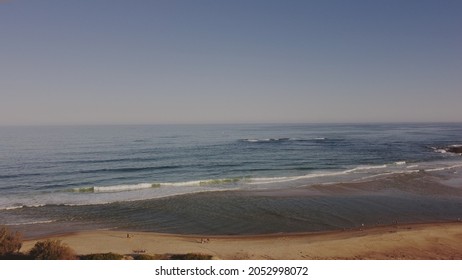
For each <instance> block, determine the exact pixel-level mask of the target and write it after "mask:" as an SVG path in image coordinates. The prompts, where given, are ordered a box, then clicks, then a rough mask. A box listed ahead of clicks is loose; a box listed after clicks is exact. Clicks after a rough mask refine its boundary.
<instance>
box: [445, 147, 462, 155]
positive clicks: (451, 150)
mask: <svg viewBox="0 0 462 280" xmlns="http://www.w3.org/2000/svg"><path fill="white" fill-rule="evenodd" d="M446 151H447V152H448V153H455V154H462V146H450V147H447V148H446Z"/></svg>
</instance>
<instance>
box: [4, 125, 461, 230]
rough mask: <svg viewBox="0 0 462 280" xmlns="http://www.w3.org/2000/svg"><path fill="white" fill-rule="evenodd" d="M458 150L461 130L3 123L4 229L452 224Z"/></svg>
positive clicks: (457, 204) (457, 201) (456, 213)
mask: <svg viewBox="0 0 462 280" xmlns="http://www.w3.org/2000/svg"><path fill="white" fill-rule="evenodd" d="M459 145H462V124H459V123H454V124H447V123H446V124H436V123H432V124H264V125H263V124H246V125H126V126H116V125H114V126H35V127H19V126H18V127H13V126H11V127H0V224H3V225H8V226H9V227H11V228H13V229H17V230H20V231H22V232H23V233H24V235H25V236H26V237H38V236H44V235H49V234H57V233H65V232H72V231H78V230H94V229H113V230H123V231H154V232H165V233H175V234H202V235H203V234H207V235H247V234H269V233H288V232H294V233H295V232H314V231H330V230H340V229H351V228H357V227H361V226H375V225H390V224H395V223H419V222H438V221H454V220H457V219H460V218H462V156H461V155H460V154H459V153H458V152H454V148H455V147H458V146H459ZM456 150H457V149H456Z"/></svg>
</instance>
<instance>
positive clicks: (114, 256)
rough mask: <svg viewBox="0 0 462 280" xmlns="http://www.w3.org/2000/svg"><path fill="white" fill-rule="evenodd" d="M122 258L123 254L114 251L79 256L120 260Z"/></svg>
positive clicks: (89, 258) (91, 258)
mask: <svg viewBox="0 0 462 280" xmlns="http://www.w3.org/2000/svg"><path fill="white" fill-rule="evenodd" d="M123 258H124V256H123V255H120V254H116V253H101V254H89V255H82V256H80V259H81V260H121V259H123Z"/></svg>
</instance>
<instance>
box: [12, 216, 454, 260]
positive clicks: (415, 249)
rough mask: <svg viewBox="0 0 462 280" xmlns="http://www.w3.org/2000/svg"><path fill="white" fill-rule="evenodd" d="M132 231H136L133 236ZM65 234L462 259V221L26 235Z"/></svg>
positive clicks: (142, 248)
mask: <svg viewBox="0 0 462 280" xmlns="http://www.w3.org/2000/svg"><path fill="white" fill-rule="evenodd" d="M127 234H130V237H129V238H128V237H127ZM46 239H59V240H61V241H62V242H64V243H66V244H68V245H69V246H70V247H71V248H73V249H74V250H75V251H76V253H77V254H92V253H107V252H113V253H118V254H124V255H131V254H134V253H137V252H143V253H146V254H186V253H201V254H208V255H212V256H213V257H214V258H215V259H229V260H232V259H256V260H259V259H279V260H290V259H294V260H304V259H306V260H309V259H462V223H461V222H460V221H455V222H443V223H423V224H398V225H391V226H374V227H361V228H356V229H348V230H345V231H342V230H340V231H328V232H305V233H276V234H264V235H218V236H217V235H179V234H166V233H154V232H132V231H130V232H128V231H111V230H94V231H82V232H73V233H67V234H60V235H50V236H47V237H44V238H39V239H29V240H25V241H24V243H23V247H22V249H21V251H22V252H26V251H28V250H29V249H30V248H32V246H33V245H34V244H35V242H36V241H39V240H46Z"/></svg>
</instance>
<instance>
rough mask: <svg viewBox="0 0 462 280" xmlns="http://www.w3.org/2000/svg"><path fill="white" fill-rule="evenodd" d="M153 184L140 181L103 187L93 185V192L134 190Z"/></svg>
mask: <svg viewBox="0 0 462 280" xmlns="http://www.w3.org/2000/svg"><path fill="white" fill-rule="evenodd" d="M152 187H153V184H147V183H141V184H135V185H117V186H105V187H93V191H94V192H95V193H99V192H123V191H134V190H142V189H148V188H152Z"/></svg>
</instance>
